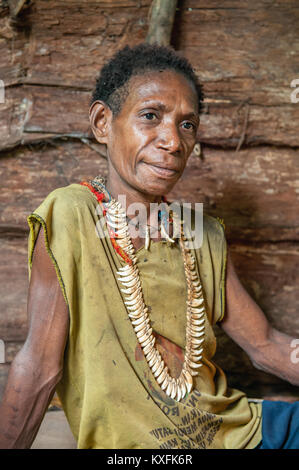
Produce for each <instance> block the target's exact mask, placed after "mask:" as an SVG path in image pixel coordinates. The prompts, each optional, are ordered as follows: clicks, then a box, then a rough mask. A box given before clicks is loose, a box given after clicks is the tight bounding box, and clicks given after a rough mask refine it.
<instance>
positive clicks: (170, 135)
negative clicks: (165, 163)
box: [158, 123, 181, 153]
mask: <svg viewBox="0 0 299 470" xmlns="http://www.w3.org/2000/svg"><path fill="white" fill-rule="evenodd" d="M158 148H160V149H163V150H166V151H168V152H169V153H177V152H180V150H181V138H180V134H179V131H178V128H177V126H176V125H175V124H174V123H168V124H165V125H164V126H163V127H162V128H161V127H160V129H159V138H158Z"/></svg>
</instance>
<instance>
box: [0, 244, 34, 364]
mask: <svg viewBox="0 0 299 470" xmlns="http://www.w3.org/2000/svg"><path fill="white" fill-rule="evenodd" d="M0 257H1V261H2V263H1V266H0V279H1V281H0V312H1V315H0V338H1V339H2V340H3V341H4V343H5V344H6V343H7V342H22V341H24V339H25V337H26V334H27V292H28V271H27V240H26V238H20V239H12V240H9V239H1V244H0ZM8 353H9V355H8V358H9V359H11V357H12V355H13V350H11V347H10V348H9V350H8Z"/></svg>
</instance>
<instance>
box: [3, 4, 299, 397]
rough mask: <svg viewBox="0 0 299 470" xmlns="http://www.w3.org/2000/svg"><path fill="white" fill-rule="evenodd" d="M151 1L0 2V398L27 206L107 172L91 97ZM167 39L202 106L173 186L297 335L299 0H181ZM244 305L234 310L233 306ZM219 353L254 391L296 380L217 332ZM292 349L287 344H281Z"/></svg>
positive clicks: (21, 330)
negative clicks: (93, 129) (197, 86)
mask: <svg viewBox="0 0 299 470" xmlns="http://www.w3.org/2000/svg"><path fill="white" fill-rule="evenodd" d="M150 3H151V2H150V0H139V1H138V0H137V1H126V0H116V1H112V0H111V1H110V0H104V1H99V0H93V1H88V0H85V1H80V2H79V1H76V0H64V1H53V0H36V1H33V2H31V4H30V6H27V7H26V8H25V9H24V10H23V11H21V12H20V14H19V17H18V18H17V19H12V18H11V15H10V10H9V8H8V3H7V1H3V0H2V1H0V79H1V80H3V81H4V83H5V102H4V103H3V104H0V187H1V195H0V259H1V266H0V339H3V340H4V341H5V344H6V363H5V364H0V396H1V394H2V393H3V387H4V384H5V382H6V378H7V372H8V369H9V363H10V362H11V360H12V359H13V357H14V355H15V354H16V352H17V351H18V350H19V348H20V347H21V345H22V343H23V341H24V339H25V337H26V331H27V318H26V302H27V300H26V296H27V289H28V275H27V234H28V229H27V224H26V216H27V215H28V214H29V213H30V212H31V211H33V210H34V209H35V208H36V207H37V206H38V205H39V204H40V202H41V201H42V200H43V198H44V197H45V196H46V195H47V194H48V193H49V192H50V191H52V190H53V189H55V188H57V187H60V186H65V185H68V184H70V183H72V182H79V181H80V180H82V179H83V178H85V177H91V176H95V175H97V174H99V173H105V171H106V161H105V158H104V156H103V155H104V150H103V148H102V147H101V146H99V145H97V144H96V143H95V142H94V141H93V139H92V136H91V133H90V130H89V122H88V103H89V99H90V93H91V91H92V88H93V86H94V81H95V77H96V75H97V74H98V71H99V70H100V68H101V66H102V64H103V63H104V62H105V61H106V59H107V58H108V57H110V56H111V55H112V54H113V53H114V52H115V51H116V50H118V49H119V48H120V47H122V46H124V45H125V44H131V45H132V44H136V43H139V42H141V41H143V40H144V38H145V36H146V32H147V28H148V14H149V7H150ZM178 7H179V8H178V11H177V15H176V19H175V27H174V30H173V37H172V44H173V45H174V46H175V48H176V49H177V50H180V51H182V53H183V54H185V55H186V57H187V58H189V59H190V60H191V62H192V63H193V65H194V67H195V70H196V72H197V73H198V75H199V77H200V79H201V81H202V83H203V85H204V89H205V95H206V104H205V110H204V114H203V115H202V120H201V128H200V132H199V135H198V140H199V142H200V143H201V153H200V155H198V154H195V153H194V154H192V156H191V158H190V160H189V163H188V166H187V168H186V171H185V173H184V176H183V178H182V180H181V181H180V182H179V183H178V184H177V186H176V188H175V189H174V191H173V193H172V196H173V197H175V198H179V199H182V200H186V201H194V202H203V203H204V204H205V207H206V209H208V211H209V212H210V213H211V214H212V215H217V216H219V217H221V218H223V219H224V221H225V224H226V233H227V239H228V242H229V244H230V246H231V249H232V254H233V260H234V262H235V265H236V268H237V271H238V273H239V276H240V278H241V280H242V282H243V283H244V285H245V287H246V288H247V289H248V291H249V292H250V293H251V295H252V296H253V297H254V299H255V300H256V301H257V303H258V304H259V305H260V306H261V307H262V309H263V310H264V312H265V314H266V315H267V317H268V318H269V320H270V322H271V323H272V324H273V325H275V326H276V327H277V328H279V329H281V330H282V331H284V332H286V333H290V334H291V335H293V336H295V337H296V336H297V337H299V315H298V312H299V296H298V288H297V286H298V281H299V244H298V242H299V223H298V208H299V177H298V174H299V172H298V169H299V150H298V147H299V132H298V123H299V103H298V104H296V103H292V102H291V98H290V95H291V92H292V91H294V90H293V89H292V88H291V87H290V83H291V81H292V80H294V79H296V78H299V66H298V53H299V33H298V31H299V5H298V2H297V0H288V1H285V0H277V1H275V2H273V1H271V0H252V1H251V2H248V1H245V0H239V1H236V0H223V1H222V2H220V3H219V2H218V1H216V0H206V1H202V0H197V1H196V0H182V1H179V3H178ZM240 315H242V312H240ZM217 336H218V337H219V348H218V352H217V360H218V362H219V363H220V365H221V366H222V367H223V368H224V369H225V370H226V371H227V373H228V378H229V383H231V384H232V385H233V386H236V387H239V388H241V389H242V390H245V391H247V392H248V393H249V395H250V396H255V397H265V396H268V397H269V396H271V397H273V398H275V397H278V396H282V397H286V398H288V397H293V398H294V397H297V398H298V396H299V393H298V389H297V388H295V387H292V386H290V385H288V384H287V383H286V382H283V381H281V380H279V379H277V378H275V377H273V376H271V375H268V374H264V373H261V372H259V371H257V370H256V369H254V368H253V366H252V365H251V364H250V361H249V359H248V358H247V356H246V354H245V353H243V352H242V351H241V350H240V348H238V347H237V346H236V345H235V344H234V343H233V342H232V341H231V340H229V338H227V337H226V336H225V335H224V334H223V333H222V332H221V331H220V330H219V329H217ZM290 353H291V349H290Z"/></svg>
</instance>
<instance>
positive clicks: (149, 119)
mask: <svg viewBox="0 0 299 470" xmlns="http://www.w3.org/2000/svg"><path fill="white" fill-rule="evenodd" d="M144 117H145V119H147V120H148V121H153V120H154V119H155V118H156V115H155V114H154V113H146V114H144Z"/></svg>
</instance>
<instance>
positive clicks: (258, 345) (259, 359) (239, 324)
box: [220, 255, 299, 385]
mask: <svg viewBox="0 0 299 470" xmlns="http://www.w3.org/2000/svg"><path fill="white" fill-rule="evenodd" d="M220 326H221V327H222V328H223V330H224V331H225V332H226V333H227V334H228V335H229V336H230V337H231V338H232V339H233V340H234V341H235V342H236V343H237V344H239V346H241V348H243V349H244V351H246V353H247V354H248V355H249V357H250V359H251V361H252V363H253V364H254V365H255V366H256V367H257V368H258V369H261V370H263V371H264V372H268V373H270V374H274V375H277V376H278V377H280V378H281V379H284V380H286V381H288V382H290V383H291V384H293V385H299V364H294V363H293V362H292V361H291V353H292V348H291V342H292V340H293V339H294V338H292V337H291V336H289V335H286V334H284V333H281V332H280V331H278V330H276V329H274V328H273V327H272V326H271V325H270V324H269V323H268V321H267V319H266V318H265V315H264V313H263V312H262V310H261V309H260V307H259V306H258V305H257V304H256V303H255V301H254V300H253V299H252V298H251V297H250V295H249V294H248V293H247V292H246V290H245V289H244V287H243V286H242V284H241V283H240V281H239V279H238V276H237V274H236V272H235V269H234V266H233V263H232V261H231V258H230V255H228V260H227V282H226V315H225V317H224V320H223V321H222V322H221V323H220Z"/></svg>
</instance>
